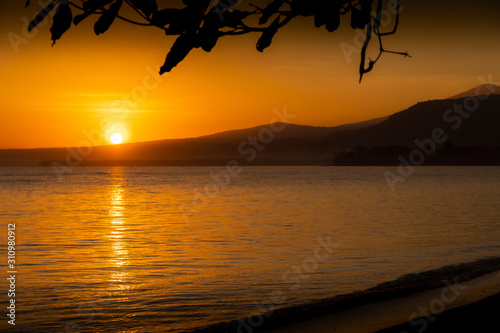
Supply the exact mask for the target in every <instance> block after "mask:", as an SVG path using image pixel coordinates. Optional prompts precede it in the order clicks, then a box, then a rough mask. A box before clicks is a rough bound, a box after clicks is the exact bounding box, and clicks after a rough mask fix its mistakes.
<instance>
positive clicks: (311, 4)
mask: <svg viewBox="0 0 500 333" xmlns="http://www.w3.org/2000/svg"><path fill="white" fill-rule="evenodd" d="M330 1H333V0H330ZM321 2H324V1H322V0H293V1H292V2H291V3H290V8H291V9H292V12H294V13H295V14H297V15H300V16H310V15H314V13H315V12H316V10H317V9H318V6H319V4H320V3H321Z"/></svg>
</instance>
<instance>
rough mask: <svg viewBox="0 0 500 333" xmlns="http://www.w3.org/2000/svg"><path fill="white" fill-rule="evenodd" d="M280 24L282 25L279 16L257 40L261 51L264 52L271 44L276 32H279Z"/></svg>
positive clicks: (258, 48)
mask: <svg viewBox="0 0 500 333" xmlns="http://www.w3.org/2000/svg"><path fill="white" fill-rule="evenodd" d="M279 26H280V18H279V16H278V17H277V18H276V19H275V20H274V22H273V23H271V25H270V26H269V27H267V28H266V29H265V30H264V32H263V33H262V36H261V37H260V39H259V41H258V42H257V50H258V51H259V52H264V50H265V49H266V48H268V47H269V46H270V45H271V43H272V41H273V37H274V35H276V33H277V32H278V28H279Z"/></svg>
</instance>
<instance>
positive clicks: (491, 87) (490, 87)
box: [448, 83, 500, 99]
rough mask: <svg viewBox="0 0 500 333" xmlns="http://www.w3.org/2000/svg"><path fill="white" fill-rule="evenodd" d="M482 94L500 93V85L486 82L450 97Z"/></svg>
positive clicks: (459, 97)
mask: <svg viewBox="0 0 500 333" xmlns="http://www.w3.org/2000/svg"><path fill="white" fill-rule="evenodd" d="M480 95H500V86H498V85H496V84H491V83H486V84H483V85H480V86H477V87H476V88H474V89H471V90H468V91H466V92H463V93H461V94H458V95H455V96H452V97H449V98H448V99H461V98H466V97H469V96H480Z"/></svg>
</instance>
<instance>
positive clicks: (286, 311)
mask: <svg viewBox="0 0 500 333" xmlns="http://www.w3.org/2000/svg"><path fill="white" fill-rule="evenodd" d="M499 270H500V257H489V258H485V259H479V260H476V261H473V262H467V263H461V264H454V265H447V266H444V267H441V268H437V269H433V270H429V271H425V272H421V273H416V274H407V275H403V276H401V277H400V278H398V279H396V280H393V281H390V282H384V283H381V284H379V285H377V286H375V287H373V288H369V289H366V290H364V291H355V292H352V293H349V294H343V295H337V296H334V297H329V298H325V299H322V300H319V301H315V302H312V303H308V304H301V305H294V306H289V307H284V308H280V309H277V310H275V311H274V312H273V313H272V314H271V315H270V316H269V317H266V316H264V318H265V319H264V323H263V325H262V326H261V327H256V328H252V329H253V332H264V331H265V330H266V329H271V328H276V327H280V326H284V325H288V324H292V323H295V322H299V321H303V320H307V319H311V318H315V317H320V316H324V315H327V314H331V313H334V312H337V311H340V310H345V309H348V308H352V307H355V306H359V305H363V304H369V303H373V302H378V301H383V300H387V299H393V298H399V297H403V296H408V295H411V294H414V293H418V292H422V291H426V290H431V289H435V288H439V287H442V286H443V285H444V281H446V280H448V281H450V282H451V283H454V282H455V281H456V282H458V283H460V282H466V281H470V280H472V279H474V278H477V277H480V276H482V275H485V274H488V273H492V272H495V271H499ZM246 322H248V321H246ZM239 326H240V322H238V321H237V320H233V321H230V322H221V323H217V324H214V325H209V326H206V327H200V328H198V329H194V330H189V331H186V332H190V333H201V332H206V333H226V332H227V333H232V332H234V333H236V332H237V330H238V327H239Z"/></svg>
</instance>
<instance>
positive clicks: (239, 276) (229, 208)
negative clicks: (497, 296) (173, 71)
mask: <svg viewBox="0 0 500 333" xmlns="http://www.w3.org/2000/svg"><path fill="white" fill-rule="evenodd" d="M224 169H225V168H223V167H211V168H206V167H192V168H167V167H160V168H154V167H148V168H119V167H116V168H76V169H74V170H73V173H72V174H68V175H65V176H64V177H63V178H62V180H61V181H60V180H59V179H58V178H57V176H56V174H54V172H53V171H52V169H50V168H3V169H0V202H1V204H0V220H1V222H2V223H1V226H2V229H3V230H0V239H1V240H2V262H5V264H2V265H3V266H4V268H5V269H4V272H5V271H6V270H7V267H6V259H7V258H6V257H7V254H6V247H5V244H6V241H7V238H6V235H7V224H8V223H15V224H16V236H17V243H18V246H17V258H16V260H17V270H18V274H17V280H16V310H17V313H16V314H17V317H16V327H15V328H16V329H17V330H18V331H21V332H79V331H81V332H176V331H181V330H185V329H191V328H195V327H199V326H203V325H207V324H211V323H216V322H219V321H226V320H234V319H237V318H239V317H247V316H248V315H249V314H251V313H252V312H255V311H256V310H257V309H258V307H257V305H256V304H258V303H259V302H266V300H269V298H270V295H271V294H272V293H273V292H274V291H279V292H280V293H281V294H280V295H282V296H283V298H284V299H286V301H285V302H284V303H283V304H282V305H281V306H286V305H290V304H297V303H304V302H308V301H312V300H316V299H320V298H324V297H329V296H334V295H337V294H340V293H346V292H351V291H354V290H360V289H365V288H368V287H371V286H374V285H376V284H377V283H380V282H384V281H389V280H392V279H395V278H397V277H399V276H400V275H402V274H405V273H411V272H419V271H423V270H426V269H430V268H437V267H441V266H443V265H446V264H450V263H459V262H465V261H470V260H474V259H478V258H484V257H488V256H493V255H499V254H500V227H499V221H500V208H499V206H498V202H499V198H500V168H498V167H451V168H448V167H425V168H417V169H416V172H415V174H414V175H413V176H411V177H410V178H409V179H408V180H407V181H406V182H404V183H401V184H398V186H397V187H396V191H395V192H392V191H391V190H390V188H389V187H388V186H387V183H386V181H385V179H384V177H383V174H384V172H385V171H394V170H393V169H391V168H382V167H378V168H372V167H362V168H351V167H345V168H344V167H248V168H243V169H242V170H241V173H240V174H239V175H234V176H232V177H230V178H221V179H219V181H220V182H224V183H227V185H225V186H218V188H217V186H214V184H216V183H215V180H214V178H213V177H212V176H211V175H213V174H217V173H220V172H221V171H224ZM205 190H208V192H207V193H205ZM318 237H319V239H321V240H323V241H325V240H327V239H328V237H330V240H331V241H332V242H334V243H336V244H337V245H338V247H336V248H334V249H333V250H332V251H331V253H329V252H326V251H325V249H324V248H321V245H320V243H319V241H318ZM315 251H316V252H315ZM315 254H320V255H321V256H322V258H325V256H326V258H325V259H324V260H316V259H314V258H315ZM316 258H318V257H316ZM2 275H4V276H6V273H3V274H2ZM1 281H2V282H1V285H0V287H1V289H2V290H4V291H6V290H7V289H8V286H7V283H6V282H5V281H6V279H5V278H2V279H1ZM4 291H3V292H2V300H4V299H5V298H6V295H3V294H6V292H4ZM2 304H7V303H5V302H3V303H2ZM4 309H5V308H4ZM2 312H3V314H2V317H4V319H3V320H2V322H1V324H0V325H1V326H0V327H2V329H7V328H8V329H10V330H13V328H12V327H10V326H9V325H7V323H6V321H7V320H6V319H5V313H6V311H5V310H4V311H2Z"/></svg>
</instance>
